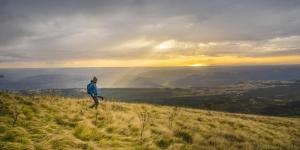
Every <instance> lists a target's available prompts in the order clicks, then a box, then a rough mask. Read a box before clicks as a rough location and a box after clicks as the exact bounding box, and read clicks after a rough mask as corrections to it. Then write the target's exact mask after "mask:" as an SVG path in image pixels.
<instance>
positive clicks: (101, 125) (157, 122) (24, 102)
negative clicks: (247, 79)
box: [0, 93, 300, 150]
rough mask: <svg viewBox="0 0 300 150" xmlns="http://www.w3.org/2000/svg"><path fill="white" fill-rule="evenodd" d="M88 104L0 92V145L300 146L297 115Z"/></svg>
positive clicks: (269, 147)
mask: <svg viewBox="0 0 300 150" xmlns="http://www.w3.org/2000/svg"><path fill="white" fill-rule="evenodd" d="M91 103H92V101H91V100H90V99H68V98H62V97H50V96H42V97H40V96H31V97H22V96H17V95H13V94H6V93H0V149H37V150H42V149H55V150H59V149H64V150H65V149H70V150H71V149H72V150H73V149H90V150H93V149H95V150H97V149H101V150H102V149H104V150H105V149H107V150H108V149H120V150H122V149H124V150H125V149H126V150H127V149H170V150H177V149H183V150H185V149H195V150H198V149H209V150H211V149H233V150H234V149H237V150H238V149H248V150H251V149H255V150H257V149H287V150H290V149H295V150H296V149H300V119H299V118H283V117H266V116H255V115H244V114H230V113H222V112H214V111H204V110H196V109H187V108H174V107H167V106H154V105H149V104H128V103H121V102H107V101H104V102H101V106H100V107H99V108H98V110H95V109H89V108H88V106H89V105H90V104H91ZM16 112H19V113H20V115H19V116H18V118H17V120H16V121H15V124H13V122H14V120H15V119H14V114H15V113H16ZM142 126H144V130H142Z"/></svg>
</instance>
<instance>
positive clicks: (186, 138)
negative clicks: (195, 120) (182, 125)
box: [175, 130, 193, 143]
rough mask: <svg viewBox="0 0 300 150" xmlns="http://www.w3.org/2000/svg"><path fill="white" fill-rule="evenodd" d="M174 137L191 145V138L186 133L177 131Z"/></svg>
mask: <svg viewBox="0 0 300 150" xmlns="http://www.w3.org/2000/svg"><path fill="white" fill-rule="evenodd" d="M175 136H176V137H178V138H181V139H182V140H183V141H184V142H186V143H193V137H192V135H191V134H190V133H188V132H187V131H183V130H177V131H175Z"/></svg>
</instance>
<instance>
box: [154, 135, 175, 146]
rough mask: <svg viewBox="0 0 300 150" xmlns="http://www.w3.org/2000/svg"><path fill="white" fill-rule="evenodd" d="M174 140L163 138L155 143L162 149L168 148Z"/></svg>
mask: <svg viewBox="0 0 300 150" xmlns="http://www.w3.org/2000/svg"><path fill="white" fill-rule="evenodd" d="M172 142H173V140H172V139H169V138H166V137H165V138H161V139H159V140H157V141H156V142H155V144H156V145H157V146H158V147H160V148H161V149H166V148H168V147H169V146H170V145H171V144H172Z"/></svg>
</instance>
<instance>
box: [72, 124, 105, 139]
mask: <svg viewBox="0 0 300 150" xmlns="http://www.w3.org/2000/svg"><path fill="white" fill-rule="evenodd" d="M74 135H75V136H76V137H77V138H79V139H81V140H83V141H90V140H98V139H100V136H101V134H100V132H98V131H97V129H96V128H95V127H92V126H90V125H84V124H79V125H77V126H76V127H75V129H74Z"/></svg>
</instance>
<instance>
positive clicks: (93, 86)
mask: <svg viewBox="0 0 300 150" xmlns="http://www.w3.org/2000/svg"><path fill="white" fill-rule="evenodd" d="M92 96H98V92H97V87H96V85H95V84H93V85H92Z"/></svg>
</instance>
